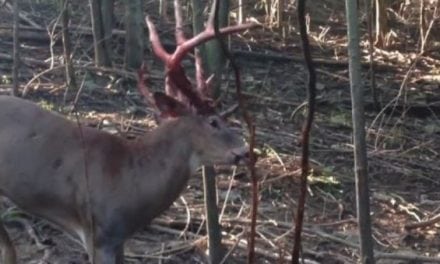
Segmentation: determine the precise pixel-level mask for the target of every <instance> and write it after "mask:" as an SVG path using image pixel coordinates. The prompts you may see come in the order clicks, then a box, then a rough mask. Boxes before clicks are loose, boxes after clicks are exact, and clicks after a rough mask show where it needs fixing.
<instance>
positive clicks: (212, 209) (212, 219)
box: [191, 0, 226, 264]
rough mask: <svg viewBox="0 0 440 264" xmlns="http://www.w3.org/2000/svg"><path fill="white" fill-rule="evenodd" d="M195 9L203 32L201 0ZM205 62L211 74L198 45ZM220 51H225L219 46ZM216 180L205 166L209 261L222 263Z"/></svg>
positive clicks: (195, 22)
mask: <svg viewBox="0 0 440 264" xmlns="http://www.w3.org/2000/svg"><path fill="white" fill-rule="evenodd" d="M191 5H192V10H193V31H194V34H197V33H199V32H201V31H202V30H203V28H204V25H203V24H204V23H203V22H204V19H203V10H204V5H203V3H202V1H201V0H192V1H191ZM197 49H198V50H199V54H200V57H201V59H202V63H203V65H202V66H203V69H204V72H206V73H208V74H207V76H208V75H210V73H209V71H208V70H207V69H208V66H209V62H208V61H209V58H208V57H207V52H206V51H207V47H206V45H200V46H198V47H197ZM219 49H220V50H219V52H220V53H223V51H222V50H221V47H220V46H219ZM216 188H217V187H216V182H215V170H214V168H213V167H212V166H206V167H203V190H204V194H205V214H206V229H207V230H208V249H209V263H210V264H217V263H220V262H221V261H222V259H223V257H224V256H225V253H226V249H225V248H224V247H223V246H222V235H221V226H220V223H219V214H218V207H217V189H216Z"/></svg>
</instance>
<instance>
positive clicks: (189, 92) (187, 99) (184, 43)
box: [146, 0, 258, 114]
mask: <svg viewBox="0 0 440 264" xmlns="http://www.w3.org/2000/svg"><path fill="white" fill-rule="evenodd" d="M216 1H218V0H214V3H213V8H214V6H215V3H216ZM174 8H175V12H174V13H175V17H176V26H175V37H176V43H177V47H176V50H175V51H174V52H173V53H168V52H167V51H166V50H165V49H164V47H163V45H162V43H161V42H160V39H159V35H158V33H157V30H156V27H155V25H154V24H153V22H152V21H151V19H150V18H149V17H148V16H147V17H146V24H147V26H148V29H149V32H150V34H149V35H150V41H151V46H152V48H153V52H154V54H156V56H157V57H159V58H160V59H161V60H162V61H163V62H164V64H165V67H166V70H167V72H166V81H165V92H166V94H167V95H169V96H171V97H173V98H176V99H177V100H179V101H181V102H182V103H184V104H186V105H187V106H188V107H189V108H192V107H194V108H195V110H196V111H197V112H198V113H202V114H203V113H208V112H213V111H214V109H213V107H212V105H211V103H210V102H212V100H210V99H209V95H210V91H209V85H208V82H207V81H206V80H205V78H204V76H203V70H202V62H201V58H200V56H199V54H198V53H197V52H196V53H195V57H196V62H195V63H196V80H197V89H196V90H194V89H193V86H192V84H191V82H190V80H189V79H188V77H187V76H186V74H185V70H184V69H183V67H182V65H181V62H182V59H183V58H184V57H185V56H186V55H187V54H188V52H190V51H192V50H193V49H194V48H195V47H197V46H198V45H200V44H202V43H204V42H206V41H209V40H211V39H213V38H215V37H216V35H215V32H214V12H212V11H211V14H210V16H209V19H208V23H207V26H206V28H205V30H203V31H202V32H200V33H199V34H197V35H195V36H193V37H192V38H190V39H187V38H186V37H185V35H184V32H183V26H182V24H183V23H182V21H183V20H182V7H181V5H180V1H179V0H174ZM256 26H258V24H257V23H246V24H241V25H234V26H229V27H224V28H221V29H220V35H228V34H233V33H237V32H241V31H245V30H247V29H250V28H253V27H256Z"/></svg>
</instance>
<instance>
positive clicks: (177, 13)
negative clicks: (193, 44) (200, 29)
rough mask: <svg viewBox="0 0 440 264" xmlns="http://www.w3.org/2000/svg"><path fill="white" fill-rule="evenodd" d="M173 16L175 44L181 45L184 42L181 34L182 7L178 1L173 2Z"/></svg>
mask: <svg viewBox="0 0 440 264" xmlns="http://www.w3.org/2000/svg"><path fill="white" fill-rule="evenodd" d="M174 16H175V17H176V43H177V45H181V44H182V43H184V42H185V41H186V37H185V33H184V32H183V19H182V5H181V4H180V1H179V0H174Z"/></svg>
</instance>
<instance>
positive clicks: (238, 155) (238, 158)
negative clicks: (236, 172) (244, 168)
mask: <svg viewBox="0 0 440 264" xmlns="http://www.w3.org/2000/svg"><path fill="white" fill-rule="evenodd" d="M232 156H233V161H232V164H234V165H247V164H249V162H250V157H249V149H248V147H242V148H239V149H235V150H233V151H232Z"/></svg>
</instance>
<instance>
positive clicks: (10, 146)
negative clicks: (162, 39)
mask: <svg viewBox="0 0 440 264" xmlns="http://www.w3.org/2000/svg"><path fill="white" fill-rule="evenodd" d="M166 103H167V102H165V104H166ZM172 107H173V106H172V105H167V106H166V107H163V109H170V108H172ZM171 110H172V111H174V113H179V111H178V110H176V109H171ZM185 114H187V113H185ZM211 118H215V117H199V116H193V115H188V114H187V115H185V116H180V117H178V118H175V119H172V120H169V121H166V122H163V124H161V125H160V126H159V127H158V128H157V129H155V130H154V131H152V132H150V133H148V134H146V135H145V136H144V137H142V138H141V139H138V140H133V141H129V140H126V139H123V138H120V137H117V136H115V135H110V134H108V133H105V132H102V131H99V130H97V129H94V128H89V127H83V126H81V127H80V126H78V124H77V123H76V122H71V121H68V120H67V119H65V118H63V117H62V116H60V115H58V114H54V113H51V112H48V111H46V110H43V109H41V108H40V107H38V106H37V105H35V104H33V103H31V102H28V101H25V100H22V99H17V98H13V97H7V96H0V124H1V126H0V194H1V195H4V196H7V197H9V198H10V199H11V200H12V201H13V202H14V203H16V204H17V206H19V207H21V208H22V209H24V210H26V211H28V212H29V213H32V214H34V215H37V216H40V217H42V218H45V219H46V220H49V221H50V222H52V223H54V224H55V225H57V226H59V227H61V228H62V229H63V230H64V231H66V232H67V233H69V234H70V235H72V236H79V237H80V239H81V240H82V242H83V244H84V246H85V248H86V249H87V251H88V253H89V255H90V259H91V260H92V262H93V263H106V264H107V263H110V264H112V263H121V262H122V259H123V244H124V241H125V240H126V239H127V238H128V237H130V236H131V235H132V234H133V232H135V231H136V230H137V229H139V228H140V227H142V226H143V225H146V224H148V223H149V222H150V221H151V220H152V219H153V218H154V217H156V216H157V215H159V214H161V213H162V212H163V211H164V210H166V209H167V208H168V207H169V206H170V205H171V204H172V203H173V201H174V200H175V199H176V198H177V197H178V196H179V195H180V192H181V191H182V190H183V189H184V188H185V186H186V183H187V181H188V178H189V176H190V175H191V173H193V172H194V171H193V170H194V169H195V168H196V166H198V165H202V164H203V165H212V164H215V163H231V162H233V161H235V160H236V158H237V156H241V155H243V156H244V153H245V151H246V148H245V146H244V144H243V141H242V139H241V138H240V137H239V136H238V135H235V134H234V133H233V132H232V131H231V130H230V129H229V128H227V127H226V126H225V125H224V123H223V122H221V120H218V122H220V123H219V124H220V125H219V127H216V128H213V127H212V126H210V123H211V122H210V121H211ZM80 129H81V130H80ZM87 187H88V188H87ZM89 210H90V211H89ZM90 215H91V217H92V220H93V222H90ZM90 228H93V232H91V230H90ZM3 231H4V227H3V226H2V225H1V224H0V247H1V249H2V252H3V255H2V256H3V257H2V259H1V263H6V264H14V263H15V251H14V250H13V247H12V244H11V242H10V239H9V237H8V236H7V233H6V231H4V232H3ZM92 234H93V236H92Z"/></svg>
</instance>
